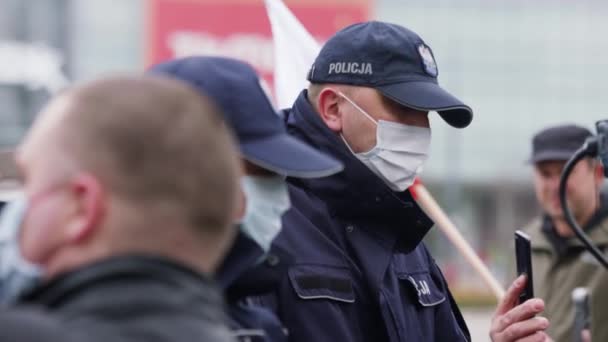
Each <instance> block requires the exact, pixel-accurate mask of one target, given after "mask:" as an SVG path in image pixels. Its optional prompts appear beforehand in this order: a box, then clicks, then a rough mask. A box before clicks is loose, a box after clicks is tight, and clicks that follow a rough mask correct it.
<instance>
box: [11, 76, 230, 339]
mask: <svg viewBox="0 0 608 342" xmlns="http://www.w3.org/2000/svg"><path fill="white" fill-rule="evenodd" d="M221 116H222V115H221V113H220V111H219V109H218V108H217V107H215V106H214V105H213V104H212V102H211V101H210V100H209V99H208V98H207V97H204V96H201V94H199V93H197V92H196V91H195V90H193V89H191V88H190V87H188V86H187V85H186V84H184V83H182V82H178V81H176V80H171V79H169V78H159V77H141V76H138V77H128V76H123V77H111V78H104V79H99V80H96V81H93V82H89V83H85V84H83V85H80V86H76V87H73V88H70V89H68V90H67V91H65V92H63V93H62V94H60V95H58V96H57V97H55V98H54V99H53V100H52V101H51V102H50V104H48V105H47V106H46V107H45V108H44V109H43V111H42V112H41V113H40V114H39V116H38V118H37V119H36V121H35V123H34V125H33V127H32V128H31V130H30V131H29V132H28V134H27V135H26V137H25V139H24V141H23V143H22V144H21V145H20V146H19V148H18V152H17V157H16V159H17V160H16V162H17V164H18V166H19V168H20V170H21V175H22V179H23V192H24V195H23V197H22V198H21V199H18V200H15V201H13V202H11V203H10V204H8V205H7V207H6V208H5V209H4V211H3V215H2V219H1V222H0V235H2V236H1V238H0V243H1V244H2V246H1V248H0V262H1V264H0V299H1V300H2V302H3V303H4V306H3V308H2V310H0V340H1V341H20V342H29V341H64V342H70V341H89V342H93V341H100V342H101V341H104V342H107V341H113V342H120V341H125V342H126V341H158V342H162V341H167V342H169V341H184V342H185V341H188V342H190V341H193V340H204V341H231V340H232V339H231V337H230V332H229V330H228V328H227V318H226V317H225V312H224V307H223V301H222V297H221V292H220V291H219V290H218V288H217V287H216V286H215V285H214V284H213V283H212V281H211V280H210V278H209V274H211V273H212V272H214V270H215V269H216V268H217V267H218V265H219V263H220V262H221V260H222V259H223V257H224V255H225V252H226V250H227V248H228V246H229V245H230V243H231V242H232V240H233V238H234V235H235V232H236V230H235V229H234V227H233V225H232V219H233V216H234V213H235V211H236V205H237V195H238V188H237V184H238V183H237V180H238V178H237V177H238V172H239V162H238V158H237V154H236V148H235V145H234V142H233V139H232V136H231V134H230V133H229V131H228V129H227V128H226V127H225V125H224V124H223V121H222V120H221Z"/></svg>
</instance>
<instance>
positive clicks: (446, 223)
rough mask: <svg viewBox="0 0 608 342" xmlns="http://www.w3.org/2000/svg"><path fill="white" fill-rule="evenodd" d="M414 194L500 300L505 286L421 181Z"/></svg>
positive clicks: (414, 189) (416, 184)
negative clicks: (495, 276) (491, 271)
mask: <svg viewBox="0 0 608 342" xmlns="http://www.w3.org/2000/svg"><path fill="white" fill-rule="evenodd" d="M411 189H412V190H413V191H412V194H413V195H414V198H416V201H417V202H418V204H420V206H421V207H422V209H424V211H425V212H426V213H427V215H429V217H431V219H433V221H435V224H437V226H438V227H439V229H441V231H442V232H443V233H444V234H445V235H446V236H447V238H448V239H449V240H450V242H452V244H454V246H455V247H456V249H457V250H458V252H460V254H462V255H463V256H464V258H465V259H466V261H467V262H468V263H469V264H470V265H471V266H473V269H474V270H475V271H476V272H477V273H478V274H479V275H480V276H481V279H483V281H484V282H485V283H486V285H488V287H489V288H490V289H491V290H492V293H493V294H494V296H496V299H498V300H499V301H500V300H501V299H502V297H503V296H504V294H505V290H504V288H503V287H502V286H501V285H500V283H499V282H498V280H496V278H494V276H493V275H492V273H490V270H489V269H488V267H487V266H486V264H484V263H483V261H482V260H481V259H480V258H479V256H478V255H477V253H475V251H474V250H473V248H472V247H471V245H469V243H468V242H467V241H466V240H465V238H464V237H463V236H462V234H461V233H460V231H459V230H458V228H456V226H455V225H454V223H452V221H451V220H450V218H449V217H448V216H447V215H446V214H445V212H444V211H443V210H442V209H441V207H439V204H437V201H435V199H434V198H433V196H431V194H430V193H429V191H428V190H427V189H426V188H425V187H424V185H422V183H420V182H416V183H415V184H414V185H413V186H412V188H411Z"/></svg>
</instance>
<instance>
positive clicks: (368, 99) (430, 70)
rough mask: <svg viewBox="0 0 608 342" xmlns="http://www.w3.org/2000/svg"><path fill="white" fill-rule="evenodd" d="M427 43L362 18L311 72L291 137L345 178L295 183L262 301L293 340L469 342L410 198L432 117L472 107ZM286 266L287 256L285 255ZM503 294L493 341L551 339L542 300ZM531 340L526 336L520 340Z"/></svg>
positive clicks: (456, 118) (290, 121)
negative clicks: (444, 83) (445, 78)
mask: <svg viewBox="0 0 608 342" xmlns="http://www.w3.org/2000/svg"><path fill="white" fill-rule="evenodd" d="M437 75H438V69H437V64H436V63H435V59H434V56H433V53H432V51H431V49H430V47H429V46H428V45H427V44H425V42H424V41H423V40H422V39H421V38H420V37H419V36H418V35H417V34H416V33H414V32H412V31H410V30H408V29H406V28H403V27H401V26H397V25H393V24H387V23H383V22H365V23H359V24H355V25H352V26H349V27H347V28H345V29H343V30H341V31H339V32H338V33H336V34H335V35H334V36H333V37H332V38H331V39H329V41H328V42H327V43H326V44H325V45H324V47H323V48H322V50H321V52H320V53H319V55H318V57H317V58H316V60H315V62H314V64H313V66H312V67H311V69H310V72H309V74H308V80H309V81H310V82H311V85H310V87H309V88H308V90H304V91H303V92H302V93H301V94H300V96H299V97H298V98H297V100H296V102H295V104H294V105H293V107H292V108H291V110H287V111H284V112H283V114H284V120H285V122H286V124H287V127H288V131H289V132H290V133H291V134H292V135H293V136H295V137H297V138H299V139H302V140H303V141H305V142H307V143H308V144H309V145H311V146H314V147H315V148H318V149H319V150H321V151H323V152H326V153H328V154H330V155H332V156H334V157H335V158H337V159H339V160H341V161H342V162H343V163H344V165H345V169H344V171H343V172H341V173H339V174H336V175H334V176H330V177H327V178H322V179H304V180H302V179H298V180H292V179H288V181H289V185H290V195H291V201H292V209H291V210H289V211H288V212H287V214H286V215H285V216H284V220H283V231H282V232H281V234H280V235H279V237H278V238H277V240H275V246H274V249H273V253H277V254H282V255H286V256H288V260H286V263H287V265H286V271H282V270H281V269H280V268H279V269H277V272H278V273H280V276H279V277H280V279H281V280H280V285H279V287H278V288H277V290H276V291H275V292H274V293H273V294H270V295H267V296H263V297H261V301H262V302H263V303H265V304H266V305H268V306H269V307H272V308H273V309H274V310H275V311H276V312H277V313H278V315H279V317H280V318H281V319H282V320H283V323H284V324H285V325H286V326H287V328H288V329H289V331H290V336H291V340H292V341H315V342H319V341H321V342H322V341H355V342H356V341H467V340H470V337H469V332H468V330H467V327H466V325H465V322H464V321H463V318H462V315H461V313H460V311H459V310H458V307H457V306H456V304H455V302H454V300H453V298H452V295H451V294H450V291H449V289H448V287H447V284H446V281H445V280H444V278H443V275H442V273H441V271H440V269H439V267H438V266H437V265H436V263H435V261H434V260H433V258H432V257H431V255H430V254H429V252H428V250H427V249H426V247H425V246H424V244H423V243H422V239H423V237H424V236H425V234H426V233H427V232H428V230H429V229H430V228H431V226H432V222H431V221H430V219H429V218H428V217H427V216H426V215H425V214H424V213H423V212H422V211H421V209H420V208H419V207H418V206H417V204H416V202H415V201H414V200H413V199H412V197H411V195H410V193H409V192H408V191H407V189H408V187H409V186H410V185H412V183H413V182H414V179H415V178H416V177H417V176H418V175H419V174H420V172H421V170H422V167H423V164H424V162H425V160H426V159H427V157H428V152H429V145H430V140H431V130H430V127H429V118H428V115H429V114H428V112H429V111H437V112H438V113H439V115H440V116H441V117H442V118H443V119H444V120H445V121H446V122H447V123H448V124H450V125H451V126H454V127H457V128H463V127H466V126H468V125H469V123H470V122H471V120H472V116H473V114H472V110H471V109H470V108H469V107H468V106H467V105H465V104H463V103H462V102H461V101H460V100H458V99H456V98H455V97H454V96H452V95H450V94H449V93H448V92H446V91H445V90H444V89H442V88H441V87H440V86H439V85H438V84H437ZM289 259H291V260H289ZM523 284H524V281H523V280H522V279H520V280H519V281H518V282H516V283H515V284H514V285H513V286H512V287H511V289H509V291H508V292H507V296H506V297H505V301H503V302H502V303H501V306H500V307H499V310H498V311H497V315H496V319H495V321H494V326H493V328H492V331H491V334H492V338H493V339H494V340H495V341H515V340H519V339H522V341H523V338H526V337H527V338H529V340H530V341H532V340H535V339H538V340H542V339H544V338H545V336H544V335H543V333H542V332H539V331H542V329H543V328H544V327H545V325H546V324H547V322H546V320H545V319H544V318H535V319H530V320H528V318H529V317H532V316H533V315H534V314H537V313H538V312H540V311H541V310H542V301H540V300H532V301H531V302H530V303H527V304H526V305H524V306H521V307H518V308H516V309H514V310H511V309H512V307H513V306H515V303H516V298H517V295H518V292H519V291H521V288H522V285H523ZM525 341H528V340H525Z"/></svg>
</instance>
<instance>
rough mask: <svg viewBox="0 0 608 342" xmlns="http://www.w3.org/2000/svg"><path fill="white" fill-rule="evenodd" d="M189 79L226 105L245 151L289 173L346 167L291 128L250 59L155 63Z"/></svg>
mask: <svg viewBox="0 0 608 342" xmlns="http://www.w3.org/2000/svg"><path fill="white" fill-rule="evenodd" d="M149 72H152V73H164V74H166V75H170V76H172V77H175V78H177V79H180V80H182V81H185V82H187V83H189V84H190V85H191V86H193V87H194V88H196V89H197V90H198V91H200V92H201V93H203V94H205V95H207V96H209V97H210V98H211V99H213V100H214V101H215V103H216V104H217V105H218V106H219V107H220V108H221V109H222V112H223V113H224V116H225V120H226V122H227V123H228V125H229V126H230V127H231V128H232V130H233V131H234V132H235V134H236V136H237V138H238V140H239V145H240V149H241V153H242V154H243V157H244V158H245V159H247V160H249V161H250V162H252V163H254V164H256V165H258V166H260V167H262V168H265V169H268V170H270V171H274V172H276V173H278V174H280V175H284V176H291V177H302V178H305V177H322V176H328V175H331V174H334V173H336V172H339V171H341V170H342V168H343V167H342V164H341V163H340V162H338V161H336V160H335V159H333V158H331V157H329V156H327V155H325V154H323V153H321V152H319V151H317V150H315V149H313V148H312V147H310V146H308V145H306V144H305V143H303V142H301V141H299V140H297V139H296V138H294V137H291V136H289V135H288V134H287V132H286V130H285V126H284V124H283V122H282V121H281V119H280V117H279V116H278V115H277V113H276V111H275V109H274V107H273V105H272V103H271V102H270V99H269V98H268V96H267V94H266V93H265V92H264V89H263V88H262V85H261V83H260V78H259V76H258V75H257V73H256V72H255V70H254V69H253V68H252V67H251V66H250V65H248V64H246V63H244V62H241V61H238V60H235V59H231V58H223V57H200V56H196V57H186V58H180V59H175V60H171V61H168V62H164V63H160V64H157V65H154V66H152V68H151V69H150V70H149Z"/></svg>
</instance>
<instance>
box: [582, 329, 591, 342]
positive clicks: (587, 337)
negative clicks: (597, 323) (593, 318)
mask: <svg viewBox="0 0 608 342" xmlns="http://www.w3.org/2000/svg"><path fill="white" fill-rule="evenodd" d="M581 339H582V341H583V342H591V331H589V329H585V330H583V331H582V332H581Z"/></svg>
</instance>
